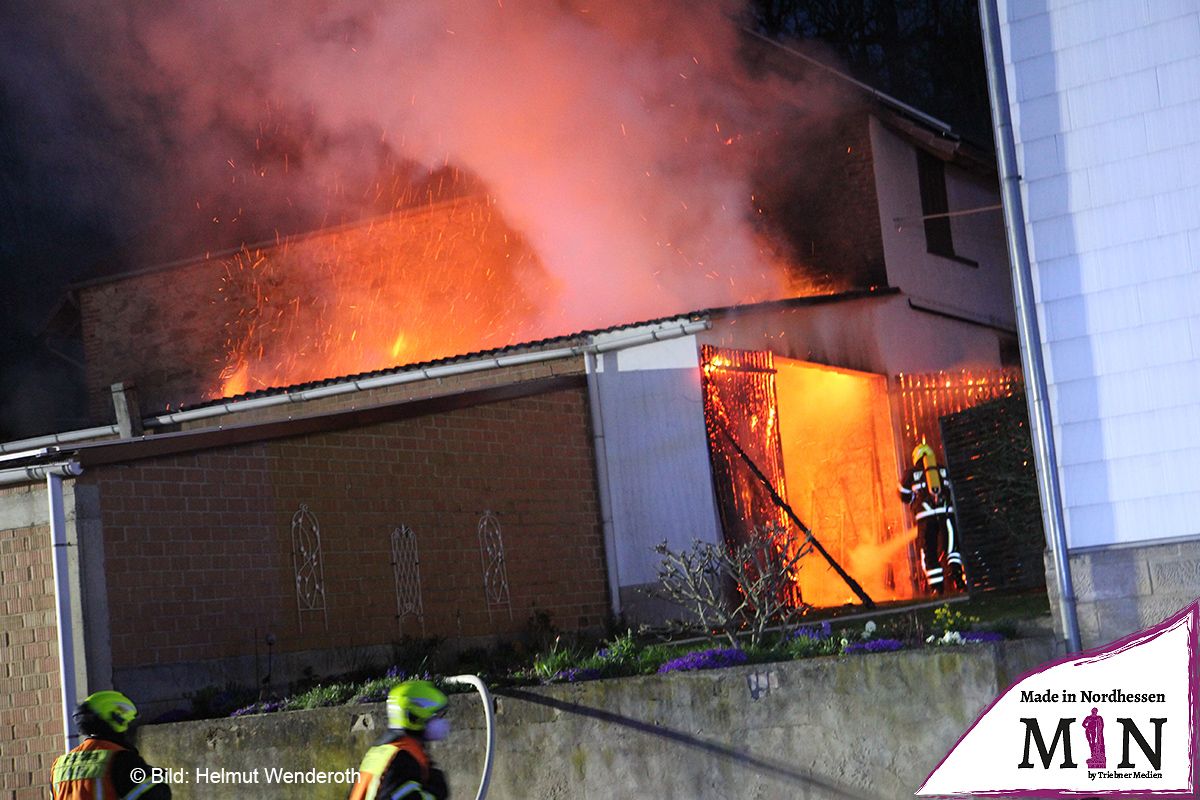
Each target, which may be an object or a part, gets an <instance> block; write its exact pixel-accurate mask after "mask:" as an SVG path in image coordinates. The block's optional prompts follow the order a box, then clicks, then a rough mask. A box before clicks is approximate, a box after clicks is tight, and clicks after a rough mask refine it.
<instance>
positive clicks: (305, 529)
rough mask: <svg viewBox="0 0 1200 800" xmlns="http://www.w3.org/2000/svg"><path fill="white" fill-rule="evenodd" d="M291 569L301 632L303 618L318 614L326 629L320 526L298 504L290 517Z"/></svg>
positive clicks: (326, 614) (307, 511) (310, 513)
mask: <svg viewBox="0 0 1200 800" xmlns="http://www.w3.org/2000/svg"><path fill="white" fill-rule="evenodd" d="M292 569H293V570H294V571H295V573H296V612H297V617H298V618H299V621H300V629H301V630H304V615H305V614H314V613H320V615H321V619H322V621H323V622H324V624H325V627H326V628H328V627H329V615H328V613H327V612H326V610H325V565H324V563H323V562H322V559H321V526H320V524H319V523H318V522H317V518H316V516H314V515H313V513H312V512H311V511H309V510H308V506H307V505H304V504H301V506H300V508H299V509H297V511H296V513H295V514H293V515H292Z"/></svg>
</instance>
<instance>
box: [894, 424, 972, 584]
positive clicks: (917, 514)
mask: <svg viewBox="0 0 1200 800" xmlns="http://www.w3.org/2000/svg"><path fill="white" fill-rule="evenodd" d="M900 498H901V499H902V500H903V501H904V502H906V503H908V504H909V506H910V507H911V508H912V512H913V518H914V519H915V520H916V523H917V544H918V547H919V549H920V551H921V568H922V569H923V570H924V572H925V583H926V584H928V586H929V589H930V591H932V592H933V593H934V594H945V592H946V588H947V586H950V587H952V588H954V589H956V590H958V591H966V588H967V580H966V569H965V567H964V566H963V557H962V553H960V552H959V549H958V545H959V543H958V533H957V531H956V530H955V528H954V506H953V499H952V498H951V495H950V478H949V477H948V476H947V475H946V468H945V467H942V466H939V465H938V463H937V457H936V456H935V455H934V454H933V448H932V447H930V446H929V445H928V444H927V443H926V442H925V441H924V440H922V441H921V443H920V444H919V445H917V446H916V447H915V448H913V452H912V469H911V470H910V471H909V473H908V476H907V479H906V481H905V484H904V485H903V486H901V487H900Z"/></svg>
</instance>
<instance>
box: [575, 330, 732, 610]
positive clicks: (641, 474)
mask: <svg viewBox="0 0 1200 800" xmlns="http://www.w3.org/2000/svg"><path fill="white" fill-rule="evenodd" d="M598 362H599V363H598V370H597V382H598V385H599V390H600V408H601V414H602V418H603V422H604V433H605V453H606V455H607V459H608V479H609V488H610V493H611V497H612V512H613V531H614V539H615V544H616V569H617V576H616V577H617V580H618V581H619V585H620V586H621V587H634V586H639V585H643V584H648V583H653V582H655V581H656V580H657V578H656V567H657V565H658V562H659V557H658V556H657V555H656V554H655V553H654V547H655V545H657V544H659V543H661V542H663V541H664V540H665V541H666V542H667V543H668V544H669V545H670V547H671V548H672V549H673V550H676V551H679V550H684V549H687V548H688V547H690V546H691V543H692V541H693V540H694V539H700V540H702V541H708V542H713V543H719V542H720V541H721V532H720V524H719V522H718V519H717V511H716V501H715V499H714V496H713V488H712V471H711V467H710V466H709V459H708V435H707V433H706V431H705V427H704V406H703V401H702V399H701V392H700V368H699V364H700V362H699V351H698V349H697V345H696V338H695V337H694V336H688V337H684V338H680V339H672V340H668V341H663V342H654V343H652V344H646V345H642V346H639V347H633V348H628V349H625V350H620V351H617V352H611V353H605V354H602V355H600V356H599V357H598Z"/></svg>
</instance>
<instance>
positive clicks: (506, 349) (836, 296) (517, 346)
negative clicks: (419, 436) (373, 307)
mask: <svg viewBox="0 0 1200 800" xmlns="http://www.w3.org/2000/svg"><path fill="white" fill-rule="evenodd" d="M899 292H900V290H899V289H897V288H894V287H878V288H876V287H872V288H869V289H855V290H852V291H848V292H833V293H829V294H818V295H805V296H801V297H788V298H780V299H776V300H764V301H760V302H756V303H744V304H736V305H730V306H715V307H712V308H706V309H699V310H695V311H685V312H682V313H679V314H670V315H667V316H663V317H656V318H654V319H649V320H640V321H636V322H624V323H620V324H616V325H610V326H608V327H604V328H589V329H586V330H580V331H575V332H573V333H567V334H562V335H559V336H550V337H545V338H542V339H532V340H529V341H525V342H514V343H513V344H509V345H504V346H503V347H495V348H491V349H487V350H472V351H470V352H466V353H459V354H456V355H451V356H444V357H441V358H435V359H429V360H426V361H416V362H412V363H409V364H397V365H395V366H391V367H383V368H380V369H377V370H369V371H367V372H358V373H352V374H349V375H335V376H330V377H328V378H321V379H318V380H312V381H302V382H299V383H294V384H289V385H286V386H271V387H267V388H264V389H256V390H255V391H253V392H244V393H242V394H238V395H231V396H229V397H220V398H214V399H212V400H206V401H204V402H202V403H192V404H188V405H183V406H180V407H179V409H178V411H195V410H198V409H202V408H209V407H212V406H217V405H222V404H224V403H231V402H239V401H242V400H252V399H256V398H261V397H270V396H273V395H277V394H292V393H296V392H302V391H305V390H308V389H315V388H318V387H321V386H330V385H333V384H338V383H352V382H355V381H362V380H367V379H370V378H378V377H382V376H385V375H397V374H400V373H404V372H416V371H420V370H423V369H429V368H431V367H439V366H444V365H447V364H458V363H464V362H469V361H474V360H477V359H482V358H490V357H495V356H499V355H507V354H511V353H515V352H521V351H534V350H538V349H547V348H549V347H552V346H555V345H566V344H571V343H577V342H581V341H582V340H586V339H589V338H592V337H595V336H602V335H604V334H608V333H617V332H619V331H625V330H632V329H634V328H645V327H652V326H655V325H664V324H666V323H669V322H672V321H674V320H687V321H690V322H694V321H698V320H701V319H704V318H706V317H713V316H718V317H725V316H731V315H734V314H737V313H741V312H745V311H748V310H753V311H761V310H768V309H785V308H802V307H805V306H812V305H821V304H824V303H835V302H847V301H851V300H859V299H863V298H869V297H881V296H886V295H892V294H898V293H899Z"/></svg>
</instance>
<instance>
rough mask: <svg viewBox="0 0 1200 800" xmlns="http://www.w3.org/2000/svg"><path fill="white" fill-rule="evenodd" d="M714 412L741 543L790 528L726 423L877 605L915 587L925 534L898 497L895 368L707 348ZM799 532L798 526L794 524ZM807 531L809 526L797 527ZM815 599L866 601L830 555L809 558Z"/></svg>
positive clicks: (712, 429) (722, 499)
mask: <svg viewBox="0 0 1200 800" xmlns="http://www.w3.org/2000/svg"><path fill="white" fill-rule="evenodd" d="M701 355H702V359H703V370H702V375H703V388H704V406H705V420H706V422H707V424H708V432H709V449H710V456H711V459H712V465H713V480H714V482H715V483H716V487H715V488H716V494H717V501H718V506H719V513H720V518H721V524H722V527H723V530H724V532H725V536H726V539H727V540H728V541H729V542H731V543H736V542H740V541H745V537H747V536H749V535H750V533H751V532H752V531H753V529H754V528H755V527H764V526H766V525H784V526H787V525H789V523H788V521H787V519H786V517H785V515H783V514H782V513H781V511H780V509H779V508H778V507H776V505H775V504H774V503H773V502H772V500H771V498H770V497H769V495H768V493H767V492H766V491H765V490H764V489H763V487H762V485H761V482H760V481H759V479H758V478H757V477H756V476H754V475H753V474H752V472H751V471H750V470H749V469H748V468H747V467H746V465H745V464H744V462H742V460H741V459H740V458H739V456H738V455H737V454H736V453H735V452H734V451H733V450H732V448H731V447H730V446H729V445H728V443H727V441H726V440H725V434H724V433H723V432H722V429H724V430H727V431H728V432H729V434H730V435H732V436H733V437H735V438H736V439H737V441H738V444H739V445H740V446H741V447H742V449H743V450H745V451H746V453H747V454H748V455H749V456H750V458H751V459H752V460H753V461H754V462H755V463H756V465H757V466H758V468H759V469H760V470H761V471H762V472H763V473H764V474H765V475H766V476H767V477H768V479H769V480H770V481H771V483H772V486H773V487H774V488H775V490H776V492H777V493H778V494H779V495H780V496H781V497H783V498H784V499H785V500H786V501H787V503H788V505H789V506H791V507H792V509H793V510H794V511H795V512H796V514H797V515H798V516H799V517H800V519H801V520H802V521H803V522H804V523H805V524H806V525H808V526H809V527H811V528H812V530H813V534H814V535H815V536H816V538H817V539H818V540H820V541H821V542H822V543H823V544H824V546H825V548H826V549H827V550H828V551H829V552H830V554H831V555H832V556H833V558H834V559H835V560H836V561H838V562H839V563H840V564H841V565H842V567H843V568H844V569H845V570H846V571H847V572H848V573H849V574H850V575H851V576H852V577H853V578H855V579H856V580H857V581H858V582H859V583H860V584H862V586H863V588H864V589H865V590H866V592H867V593H868V594H869V595H870V596H871V597H872V598H873V599H875V600H876V601H879V600H899V599H905V598H908V597H911V596H912V595H913V584H912V580H911V559H910V547H909V546H910V543H911V542H912V540H913V538H912V536H913V532H912V531H911V530H910V529H909V528H908V526H907V522H906V520H905V517H904V507H903V505H902V504H901V503H900V502H899V499H898V497H897V496H896V491H895V489H896V481H897V478H898V477H899V475H900V466H899V464H898V463H897V461H896V456H895V452H896V444H895V435H894V432H893V431H894V429H893V426H892V422H891V412H890V404H889V399H888V392H887V380H886V379H885V378H884V377H883V376H879V375H870V374H867V373H861V372H852V371H848V370H837V369H832V368H829V367H824V366H821V365H817V364H808V363H805V362H800V361H792V360H790V359H784V358H777V357H775V356H773V354H772V353H770V352H765V351H764V352H754V351H738V350H727V349H719V348H713V347H705V348H703V350H702V353H701ZM792 527H793V528H794V526H792ZM792 534H793V535H795V536H796V537H797V538H799V532H798V531H795V530H792ZM799 583H800V594H801V595H802V598H803V600H804V602H806V603H808V604H811V605H815V606H835V605H842V604H844V603H848V602H850V603H853V602H857V599H856V598H855V597H854V595H853V593H852V592H851V590H850V588H849V587H848V586H847V585H846V583H845V581H843V580H842V579H841V578H840V577H839V576H838V575H837V574H836V573H835V572H834V571H833V570H832V569H830V567H829V566H828V564H827V563H826V562H825V561H824V560H822V559H821V558H819V557H817V558H805V559H803V561H802V562H801V569H800V574H799Z"/></svg>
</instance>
